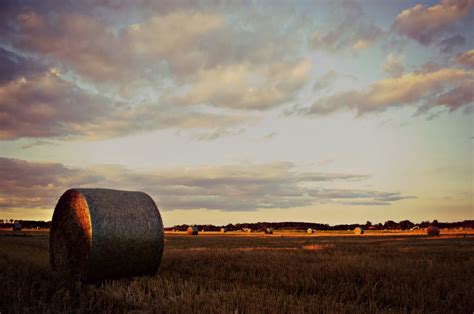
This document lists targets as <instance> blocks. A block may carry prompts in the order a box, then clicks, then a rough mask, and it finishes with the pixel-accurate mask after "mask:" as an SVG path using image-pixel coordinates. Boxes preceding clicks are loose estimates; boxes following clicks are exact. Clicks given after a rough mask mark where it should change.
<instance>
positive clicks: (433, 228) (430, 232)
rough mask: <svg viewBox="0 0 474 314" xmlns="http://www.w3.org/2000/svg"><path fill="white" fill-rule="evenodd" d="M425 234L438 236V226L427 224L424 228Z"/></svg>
mask: <svg viewBox="0 0 474 314" xmlns="http://www.w3.org/2000/svg"><path fill="white" fill-rule="evenodd" d="M426 234H427V235H429V236H439V228H438V227H436V226H429V227H428V228H426Z"/></svg>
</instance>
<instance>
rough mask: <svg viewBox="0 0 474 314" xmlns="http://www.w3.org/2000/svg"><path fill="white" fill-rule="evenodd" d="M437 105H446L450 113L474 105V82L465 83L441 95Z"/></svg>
mask: <svg viewBox="0 0 474 314" xmlns="http://www.w3.org/2000/svg"><path fill="white" fill-rule="evenodd" d="M436 104H437V105H444V106H446V107H448V108H449V110H450V111H454V110H456V109H458V108H461V107H467V106H469V105H472V104H474V80H467V81H464V82H463V83H462V84H461V85H460V86H457V87H455V88H453V89H451V90H450V91H448V92H446V93H443V94H441V95H439V96H438V97H437V99H436Z"/></svg>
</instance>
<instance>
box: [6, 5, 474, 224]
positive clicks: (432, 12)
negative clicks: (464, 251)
mask: <svg viewBox="0 0 474 314" xmlns="http://www.w3.org/2000/svg"><path fill="white" fill-rule="evenodd" d="M473 33H474V0H441V1H440V2H437V1H425V2H423V1H421V2H420V1H389V0H381V1H379V0H377V1H375V0H369V1H303V0H299V1H294V2H290V1H254V2H253V1H222V2H219V1H147V0H143V1H107V0H103V1H89V0H85V1H49V0H45V1H10V0H6V1H1V2H0V218H3V219H11V218H13V219H37V220H50V219H51V216H52V212H53V210H54V206H55V204H56V202H57V200H58V199H59V197H60V196H61V194H62V193H64V192H65V191H66V190H67V189H69V188H73V187H91V188H92V187H101V188H112V189H123V190H139V191H144V192H147V193H149V194H150V195H151V196H152V197H153V199H154V200H155V202H156V203H157V205H158V207H159V209H160V212H161V215H162V217H163V220H164V224H165V225H166V226H172V225H176V224H227V223H239V222H259V221H306V222H319V223H329V224H338V223H365V222H366V221H372V222H384V221H386V220H396V221H399V220H404V219H410V220H412V221H414V222H420V221H423V220H434V219H438V220H440V221H459V220H465V219H474V208H473V190H474V182H473V168H474V159H473V139H474V134H473V133H474V129H473V111H474V34H473Z"/></svg>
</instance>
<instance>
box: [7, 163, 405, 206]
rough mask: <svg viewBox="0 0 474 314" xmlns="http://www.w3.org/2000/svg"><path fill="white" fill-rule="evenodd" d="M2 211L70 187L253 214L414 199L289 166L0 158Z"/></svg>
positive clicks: (45, 200) (351, 177) (41, 201)
mask: <svg viewBox="0 0 474 314" xmlns="http://www.w3.org/2000/svg"><path fill="white" fill-rule="evenodd" d="M0 175H1V176H2V181H1V183H0V208H3V209H8V208H10V209H11V208H52V207H53V206H54V204H55V201H56V200H57V198H58V197H59V196H60V194H61V193H62V192H63V191H64V190H65V189H67V188H70V187H79V186H82V187H113V188H119V189H130V190H143V191H146V192H148V193H150V194H151V195H153V196H154V197H155V198H156V200H157V201H158V204H159V206H161V207H162V209H164V210H173V209H199V208H205V209H210V210H222V211H254V210H259V209H263V208H292V207H301V206H309V205H316V204H318V203H340V204H343V203H345V202H347V200H348V199H354V200H359V201H364V202H365V203H367V204H371V203H376V204H377V203H379V202H385V203H387V204H389V203H391V202H395V201H399V200H403V199H408V198H413V197H412V196H404V195H402V194H401V193H391V192H380V191H373V190H367V191H364V190H358V189H337V190H335V189H327V188H322V187H321V185H323V184H324V183H326V182H336V181H341V182H346V184H350V183H351V182H354V181H360V180H366V179H367V178H368V176H367V175H359V174H345V173H315V172H299V171H296V169H295V167H294V165H293V164H292V163H289V162H272V163H267V164H236V165H223V166H205V167H179V168H174V169H154V170H151V171H147V172H146V173H145V172H136V171H131V170H129V169H127V168H124V167H121V166H97V167H90V168H87V169H75V168H69V167H66V166H64V165H63V164H60V163H40V162H28V161H24V160H18V159H8V158H0Z"/></svg>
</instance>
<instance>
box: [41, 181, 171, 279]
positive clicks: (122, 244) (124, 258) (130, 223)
mask: <svg viewBox="0 0 474 314" xmlns="http://www.w3.org/2000/svg"><path fill="white" fill-rule="evenodd" d="M163 245H164V229H163V222H162V220H161V216H160V212H159V210H158V208H157V207H156V205H155V202H154V201H153V199H152V198H151V197H150V196H148V195H147V194H145V193H142V192H128V191H118V190H109V189H70V190H68V191H66V192H65V193H64V194H63V195H62V196H61V198H60V199H59V201H58V204H57V205H56V208H55V209H54V214H53V220H52V226H51V231H50V240H49V258H50V263H51V266H52V268H53V270H55V271H57V272H59V273H60V274H62V275H64V276H65V277H67V278H76V279H79V280H82V281H98V280H104V279H109V278H120V277H130V276H139V275H154V274H155V273H156V272H157V271H158V268H159V266H160V262H161V257H162V255H163Z"/></svg>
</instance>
